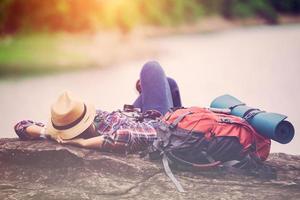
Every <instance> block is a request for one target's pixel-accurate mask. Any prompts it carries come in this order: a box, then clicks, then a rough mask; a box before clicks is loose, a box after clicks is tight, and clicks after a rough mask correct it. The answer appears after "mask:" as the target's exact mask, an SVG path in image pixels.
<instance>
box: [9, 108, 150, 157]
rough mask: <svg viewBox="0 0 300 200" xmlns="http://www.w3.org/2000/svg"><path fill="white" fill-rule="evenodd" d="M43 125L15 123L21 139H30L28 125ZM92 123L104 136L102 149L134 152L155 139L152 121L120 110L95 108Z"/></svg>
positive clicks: (28, 122)
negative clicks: (131, 115)
mask: <svg viewBox="0 0 300 200" xmlns="http://www.w3.org/2000/svg"><path fill="white" fill-rule="evenodd" d="M33 124H35V125H38V126H44V124H43V123H37V122H33V121H31V120H23V121H21V122H19V123H17V124H16V125H15V131H16V134H17V135H18V136H19V137H20V138H21V139H25V140H26V139H31V138H30V136H29V135H28V134H27V133H26V128H27V127H28V126H30V125H33ZM94 125H95V127H96V131H97V133H98V135H103V136H104V141H103V143H102V146H101V147H100V148H101V149H102V150H105V151H109V152H119V153H135V152H138V151H142V150H145V149H146V148H147V147H148V146H149V145H151V144H152V143H153V141H154V140H155V139H156V131H155V129H154V128H153V126H154V121H151V120H148V121H146V122H145V121H144V122H138V121H136V120H135V119H134V118H132V117H129V116H127V115H125V114H124V113H122V112H118V111H116V112H111V113H109V112H106V111H101V110H97V112H96V116H95V119H94Z"/></svg>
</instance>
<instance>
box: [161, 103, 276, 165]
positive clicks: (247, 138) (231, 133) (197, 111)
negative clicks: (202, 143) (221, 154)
mask: <svg viewBox="0 0 300 200" xmlns="http://www.w3.org/2000/svg"><path fill="white" fill-rule="evenodd" d="M163 120H164V122H166V123H167V124H169V125H170V126H171V127H173V126H176V127H177V128H180V129H183V130H187V131H188V132H193V133H197V134H203V135H204V137H205V139H206V140H207V141H210V140H212V139H213V138H214V137H234V138H236V139H238V141H239V143H240V144H241V145H242V150H241V156H243V155H245V154H247V153H249V152H251V153H254V154H255V155H256V156H257V157H258V158H260V159H261V160H262V161H264V160H266V159H267V158H268V156H269V153H270V146H271V140H270V139H268V138H265V137H264V136H262V135H260V134H258V133H257V132H256V131H255V130H254V129H253V128H252V126H251V125H250V124H249V123H248V122H247V121H246V120H245V119H243V118H240V117H236V116H233V115H229V114H223V113H216V112H212V111H211V110H209V109H207V108H199V107H191V108H184V109H178V110H176V111H174V112H169V113H167V114H166V115H165V117H164V119H163ZM220 145H221V144H220ZM228 153H230V152H228Z"/></svg>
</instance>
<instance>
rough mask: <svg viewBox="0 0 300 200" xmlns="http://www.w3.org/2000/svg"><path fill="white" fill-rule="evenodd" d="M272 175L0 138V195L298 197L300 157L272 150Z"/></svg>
mask: <svg viewBox="0 0 300 200" xmlns="http://www.w3.org/2000/svg"><path fill="white" fill-rule="evenodd" d="M267 163H268V164H269V165H271V166H273V167H274V168H275V169H276V170H277V178H276V179H262V178H257V177H253V176H246V175H237V174H234V173H224V172H220V171H202V172H197V173H196V172H193V173H192V172H183V171H176V170H174V174H175V176H176V177H177V178H178V180H179V181H180V183H181V184H182V186H183V187H184V189H185V190H186V192H185V193H179V192H177V190H176V188H175V186H174V185H173V183H172V182H171V181H170V179H169V178H168V177H167V176H166V175H165V173H164V170H163V167H162V164H161V163H160V161H158V162H150V161H149V160H147V159H146V158H143V159H141V158H139V156H138V155H126V156H125V155H117V154H110V153H104V152H99V151H96V150H87V149H82V148H77V147H73V146H62V145H59V144H57V143H54V142H52V141H20V140H19V139H0V177H1V179H0V199H37V200H46V199H70V200H71V199H72V200H75V199H99V200H100V199H101V200H104V199H139V200H140V199H264V200H267V199H272V200H277V199H285V200H287V199H300V176H299V175H300V156H292V155H287V154H283V153H276V154H271V155H270V157H269V159H268V161H267Z"/></svg>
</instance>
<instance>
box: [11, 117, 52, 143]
mask: <svg viewBox="0 0 300 200" xmlns="http://www.w3.org/2000/svg"><path fill="white" fill-rule="evenodd" d="M14 129H15V132H16V134H17V135H18V136H19V138H20V139H22V140H35V139H42V138H46V136H45V135H43V134H44V132H46V131H45V125H44V124H43V123H39V122H34V121H32V120H22V121H20V122H18V123H17V124H16V125H15V127H14Z"/></svg>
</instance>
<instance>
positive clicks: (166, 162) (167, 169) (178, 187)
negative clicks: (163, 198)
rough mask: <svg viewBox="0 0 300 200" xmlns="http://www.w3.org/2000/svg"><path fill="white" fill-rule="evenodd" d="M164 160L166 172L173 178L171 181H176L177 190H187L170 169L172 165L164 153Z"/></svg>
mask: <svg viewBox="0 0 300 200" xmlns="http://www.w3.org/2000/svg"><path fill="white" fill-rule="evenodd" d="M162 162H163V165H164V169H165V172H166V174H167V175H168V177H169V178H170V179H171V181H172V182H173V183H174V185H175V186H176V188H177V190H178V191H179V192H185V191H184V189H183V187H182V186H181V184H180V183H179V181H178V180H177V179H176V178H175V176H174V174H173V173H172V171H171V169H170V166H169V162H168V158H167V156H166V155H165V154H164V155H163V158H162Z"/></svg>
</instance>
